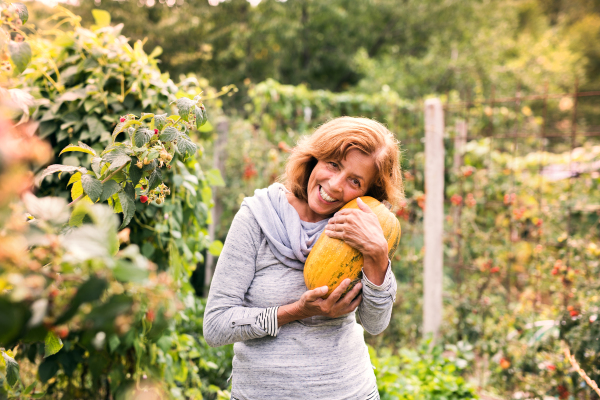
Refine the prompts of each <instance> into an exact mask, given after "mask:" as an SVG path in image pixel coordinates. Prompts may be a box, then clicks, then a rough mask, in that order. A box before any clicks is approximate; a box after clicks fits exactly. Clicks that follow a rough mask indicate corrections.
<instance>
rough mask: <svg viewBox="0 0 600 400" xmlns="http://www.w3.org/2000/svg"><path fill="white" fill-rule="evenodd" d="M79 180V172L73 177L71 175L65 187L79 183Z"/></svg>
mask: <svg viewBox="0 0 600 400" xmlns="http://www.w3.org/2000/svg"><path fill="white" fill-rule="evenodd" d="M80 180H81V172H75V173H74V174H73V175H71V179H69V182H68V183H67V186H69V185H70V184H72V183H75V182H79V181H80Z"/></svg>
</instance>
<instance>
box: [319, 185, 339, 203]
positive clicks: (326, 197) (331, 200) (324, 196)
mask: <svg viewBox="0 0 600 400" xmlns="http://www.w3.org/2000/svg"><path fill="white" fill-rule="evenodd" d="M319 195H320V196H321V199H322V200H324V201H325V202H326V203H335V202H336V201H337V200H336V199H334V198H333V197H331V196H329V195H328V194H327V193H326V192H325V190H324V189H323V187H322V186H321V185H319Z"/></svg>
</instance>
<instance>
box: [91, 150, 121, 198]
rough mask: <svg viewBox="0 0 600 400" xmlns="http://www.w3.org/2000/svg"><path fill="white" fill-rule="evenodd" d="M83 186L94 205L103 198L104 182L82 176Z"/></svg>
mask: <svg viewBox="0 0 600 400" xmlns="http://www.w3.org/2000/svg"><path fill="white" fill-rule="evenodd" d="M128 159H129V157H128ZM81 186H82V187H83V192H84V193H85V194H86V195H88V196H89V198H90V199H91V200H92V201H93V202H94V203H95V202H97V201H98V200H99V199H100V196H102V182H100V181H99V180H98V179H96V178H94V177H93V176H91V175H88V174H85V175H82V176H81Z"/></svg>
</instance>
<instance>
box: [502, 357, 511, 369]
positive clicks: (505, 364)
mask: <svg viewBox="0 0 600 400" xmlns="http://www.w3.org/2000/svg"><path fill="white" fill-rule="evenodd" d="M500 368H502V369H508V368H510V361H509V360H507V359H506V358H504V357H503V358H501V359H500Z"/></svg>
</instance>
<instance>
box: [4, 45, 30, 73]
mask: <svg viewBox="0 0 600 400" xmlns="http://www.w3.org/2000/svg"><path fill="white" fill-rule="evenodd" d="M8 51H9V53H10V58H11V60H12V62H13V64H15V68H16V70H17V72H18V73H19V74H20V73H22V72H23V71H25V68H27V64H29V62H30V61H31V46H29V43H27V42H14V41H12V40H11V41H10V42H8Z"/></svg>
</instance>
